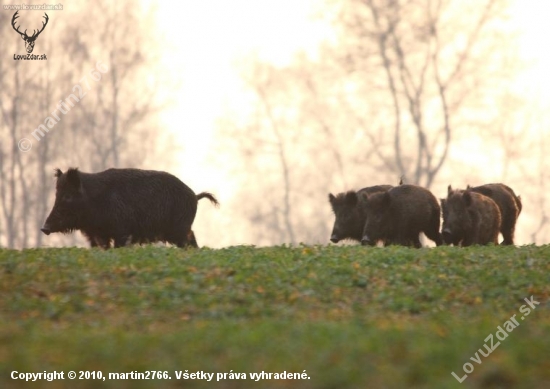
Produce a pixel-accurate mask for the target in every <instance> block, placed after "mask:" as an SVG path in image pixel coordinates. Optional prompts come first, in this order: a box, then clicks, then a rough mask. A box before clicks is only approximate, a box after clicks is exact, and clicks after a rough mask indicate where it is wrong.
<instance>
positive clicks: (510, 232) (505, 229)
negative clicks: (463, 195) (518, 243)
mask: <svg viewBox="0 0 550 389" xmlns="http://www.w3.org/2000/svg"><path fill="white" fill-rule="evenodd" d="M467 189H470V190H471V191H472V192H476V193H481V194H482V195H485V196H487V197H490V198H491V199H492V200H493V201H494V202H495V203H496V204H497V206H498V208H499V210H500V216H501V224H500V233H501V234H502V237H503V238H504V240H503V241H502V243H501V244H503V245H513V244H514V232H515V229H516V221H517V219H518V216H519V214H520V212H521V208H522V204H521V197H519V196H516V194H515V193H514V191H513V190H512V188H510V187H509V186H507V185H504V184H486V185H480V186H475V187H470V186H469V185H468V187H467Z"/></svg>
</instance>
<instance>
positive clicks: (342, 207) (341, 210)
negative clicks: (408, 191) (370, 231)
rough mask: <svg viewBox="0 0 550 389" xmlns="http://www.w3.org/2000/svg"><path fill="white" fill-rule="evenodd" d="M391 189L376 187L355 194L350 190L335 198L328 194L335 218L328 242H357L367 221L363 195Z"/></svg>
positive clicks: (382, 186)
mask: <svg viewBox="0 0 550 389" xmlns="http://www.w3.org/2000/svg"><path fill="white" fill-rule="evenodd" d="M391 188H392V186H391V185H376V186H370V187H367V188H363V189H360V190H358V191H357V192H356V191H353V190H351V191H348V192H345V193H339V194H337V195H336V196H334V195H333V194H332V193H330V194H329V195H328V200H329V202H330V206H331V207H332V211H333V212H334V216H335V217H336V220H335V221H334V227H333V228H332V234H331V236H330V241H331V242H332V243H338V242H339V241H341V240H344V239H351V240H356V241H358V242H359V241H360V240H361V236H362V233H363V227H364V226H365V221H366V220H367V215H366V210H365V207H364V201H363V194H364V193H368V194H373V193H377V192H385V191H387V190H388V189H391Z"/></svg>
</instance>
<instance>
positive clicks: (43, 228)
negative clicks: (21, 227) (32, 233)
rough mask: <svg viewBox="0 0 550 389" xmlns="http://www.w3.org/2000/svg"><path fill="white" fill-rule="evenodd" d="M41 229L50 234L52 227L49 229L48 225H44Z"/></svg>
mask: <svg viewBox="0 0 550 389" xmlns="http://www.w3.org/2000/svg"><path fill="white" fill-rule="evenodd" d="M40 231H42V232H43V233H44V234H46V235H50V232H51V231H50V229H49V228H48V227H46V226H44V227H42V228H41V229H40Z"/></svg>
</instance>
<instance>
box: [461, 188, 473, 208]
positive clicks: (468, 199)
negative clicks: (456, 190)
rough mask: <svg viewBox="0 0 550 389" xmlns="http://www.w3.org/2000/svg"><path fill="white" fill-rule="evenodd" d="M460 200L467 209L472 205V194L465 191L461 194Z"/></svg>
mask: <svg viewBox="0 0 550 389" xmlns="http://www.w3.org/2000/svg"><path fill="white" fill-rule="evenodd" d="M462 198H463V199H464V204H466V206H467V207H469V206H470V205H472V192H470V191H469V190H465V191H464V193H462Z"/></svg>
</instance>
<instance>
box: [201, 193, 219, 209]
mask: <svg viewBox="0 0 550 389" xmlns="http://www.w3.org/2000/svg"><path fill="white" fill-rule="evenodd" d="M202 198H207V199H208V200H210V202H211V203H212V204H214V205H215V206H216V207H219V206H220V203H219V202H218V200H217V199H216V198H215V197H214V195H213V194H212V193H208V192H201V193H199V194H198V195H197V201H199V200H200V199H202Z"/></svg>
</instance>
